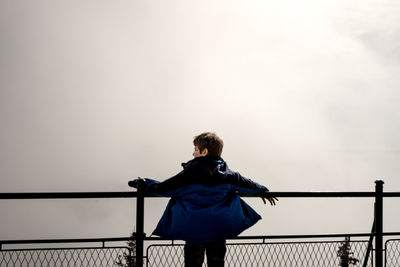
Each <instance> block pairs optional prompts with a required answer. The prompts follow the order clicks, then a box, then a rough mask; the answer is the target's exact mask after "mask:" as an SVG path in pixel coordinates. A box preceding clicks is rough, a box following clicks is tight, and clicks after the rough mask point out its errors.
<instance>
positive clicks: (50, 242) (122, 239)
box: [0, 237, 132, 245]
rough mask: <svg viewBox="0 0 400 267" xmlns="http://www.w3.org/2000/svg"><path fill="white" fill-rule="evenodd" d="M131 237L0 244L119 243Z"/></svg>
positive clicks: (0, 241) (40, 240) (34, 240)
mask: <svg viewBox="0 0 400 267" xmlns="http://www.w3.org/2000/svg"><path fill="white" fill-rule="evenodd" d="M131 239H132V238H131V237H111V238H75V239H27V240H0V244H3V245H6V244H56V243H96V242H99V243H101V242H119V241H127V240H131Z"/></svg>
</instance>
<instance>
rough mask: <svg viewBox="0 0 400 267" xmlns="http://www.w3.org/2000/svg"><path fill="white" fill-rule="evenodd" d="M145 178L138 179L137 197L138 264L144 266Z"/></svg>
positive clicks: (139, 266) (140, 266)
mask: <svg viewBox="0 0 400 267" xmlns="http://www.w3.org/2000/svg"><path fill="white" fill-rule="evenodd" d="M145 184H146V182H145V180H143V179H138V183H137V199H136V266H138V267H142V266H143V238H144V192H145V190H144V187H145Z"/></svg>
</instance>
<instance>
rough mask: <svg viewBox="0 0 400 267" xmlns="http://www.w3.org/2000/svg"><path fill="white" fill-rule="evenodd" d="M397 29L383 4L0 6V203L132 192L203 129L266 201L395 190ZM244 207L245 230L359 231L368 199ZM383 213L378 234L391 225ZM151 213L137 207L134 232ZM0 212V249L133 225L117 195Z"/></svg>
mask: <svg viewBox="0 0 400 267" xmlns="http://www.w3.org/2000/svg"><path fill="white" fill-rule="evenodd" d="M399 25H400V4H399V3H397V2H396V1H394V0H383V1H378V0H367V1H359V0H357V1H343V0H338V1H333V0H324V1H317V0H307V1H301V2H299V1H293V0H287V1H279V2H277V1H256V0H255V1H246V2H243V1H219V2H215V1H202V2H195V1H182V0H177V1H156V2H148V1H133V2H132V1H119V2H109V1H95V2H93V1H67V2H54V1H50V0H39V1H34V2H32V1H2V2H1V3H0V33H1V34H0V58H1V60H0V87H1V91H0V101H1V102H0V120H1V132H0V146H1V152H0V157H1V160H0V178H1V180H0V188H1V189H0V191H1V192H73V191H127V190H131V188H128V186H127V182H128V180H130V179H133V178H136V177H138V176H140V177H150V178H153V179H158V180H164V179H166V178H168V177H171V176H172V175H174V174H176V173H177V172H179V171H180V169H181V166H180V163H181V162H185V161H188V160H190V159H191V158H192V150H193V146H192V139H193V136H195V135H197V134H199V133H201V132H204V131H213V132H216V133H217V134H218V135H220V136H221V137H222V139H223V140H224V142H225V148H224V152H223V158H224V159H225V160H226V161H227V163H228V165H229V166H230V167H231V168H232V169H233V170H236V171H239V172H240V173H241V174H242V175H244V176H245V177H248V178H251V179H252V180H254V181H257V182H259V183H261V184H264V185H265V186H267V187H268V188H270V189H271V190H273V191H373V190H374V186H375V184H374V181H375V180H378V179H382V180H384V181H385V185H384V190H386V191H400V180H399V179H398V178H397V175H398V173H399V171H400V164H399V160H400V141H399V138H398V132H399V129H400V112H399V108H398V103H400V101H399V100H400V91H399V90H398V87H399V84H400V75H399V70H400V68H399V67H400V61H399V60H400V52H399V51H400V49H399V39H400V31H399V30H400V26H399ZM246 201H247V202H248V203H250V204H251V205H252V206H253V207H254V208H255V209H256V210H257V211H258V212H259V213H260V214H261V215H262V217H263V220H261V221H260V222H259V223H257V224H256V225H255V226H254V227H252V228H251V229H249V230H248V231H246V232H245V234H296V233H301V234H303V233H304V234H308V233H330V232H369V231H370V229H371V225H372V214H373V200H372V199H331V200H329V199H317V200H315V199H314V200H313V199H282V200H281V201H280V202H279V204H278V206H276V207H269V206H264V205H263V204H262V201H261V200H259V199H246ZM397 201H398V200H397V199H388V200H385V225H384V226H385V230H386V231H398V230H399V229H397V226H398V225H399V223H400V217H399V215H398V214H397V208H396V207H397ZM166 202H167V199H149V200H146V225H145V231H146V232H147V233H148V234H150V233H151V231H152V230H153V229H154V226H155V224H156V223H157V220H158V219H159V217H160V216H161V214H162V211H163V209H164V207H165V205H166ZM0 212H1V214H7V216H1V218H0V225H1V229H0V239H29V238H69V237H97V236H127V235H129V233H130V232H132V230H133V229H134V201H133V200H1V201H0ZM49 216H50V218H51V219H47V218H48V217H49ZM338 218H340V219H338ZM343 218H345V219H343Z"/></svg>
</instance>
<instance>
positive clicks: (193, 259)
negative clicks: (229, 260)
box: [185, 240, 226, 267]
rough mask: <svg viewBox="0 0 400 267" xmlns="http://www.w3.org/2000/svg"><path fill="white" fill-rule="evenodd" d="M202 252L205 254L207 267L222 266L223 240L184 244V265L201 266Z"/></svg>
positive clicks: (187, 266) (223, 254) (223, 259)
mask: <svg viewBox="0 0 400 267" xmlns="http://www.w3.org/2000/svg"><path fill="white" fill-rule="evenodd" d="M204 252H205V253H206V255H207V265H208V267H223V266H224V261H225V253H226V245H225V240H221V241H215V242H211V243H187V242H186V244H185V267H201V266H202V265H203V261H204Z"/></svg>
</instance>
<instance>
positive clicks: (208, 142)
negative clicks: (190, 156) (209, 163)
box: [193, 132, 224, 156]
mask: <svg viewBox="0 0 400 267" xmlns="http://www.w3.org/2000/svg"><path fill="white" fill-rule="evenodd" d="M193 144H194V145H195V146H197V147H198V148H199V150H200V152H201V151H203V150H204V149H205V148H207V150H208V155H210V156H221V154H222V148H223V147H224V141H222V139H221V138H219V137H218V136H217V135H216V134H215V133H210V132H205V133H202V134H199V135H198V136H195V137H194V140H193Z"/></svg>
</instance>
